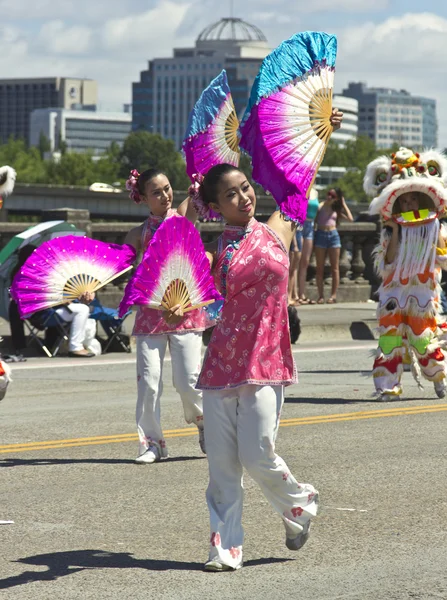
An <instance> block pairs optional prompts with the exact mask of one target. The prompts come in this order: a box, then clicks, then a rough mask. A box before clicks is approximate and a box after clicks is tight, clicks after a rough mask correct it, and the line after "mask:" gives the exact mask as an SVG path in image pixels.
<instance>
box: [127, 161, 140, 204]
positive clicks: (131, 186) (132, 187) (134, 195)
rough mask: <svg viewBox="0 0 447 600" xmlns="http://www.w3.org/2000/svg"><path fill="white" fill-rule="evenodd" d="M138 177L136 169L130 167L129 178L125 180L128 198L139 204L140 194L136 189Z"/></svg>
mask: <svg viewBox="0 0 447 600" xmlns="http://www.w3.org/2000/svg"><path fill="white" fill-rule="evenodd" d="M139 178H140V174H139V173H138V171H137V170H136V169H132V171H131V172H130V175H129V178H128V180H127V181H126V190H129V192H130V193H129V198H131V199H132V200H133V201H134V202H135V204H140V202H141V196H140V192H139V191H138V179H139Z"/></svg>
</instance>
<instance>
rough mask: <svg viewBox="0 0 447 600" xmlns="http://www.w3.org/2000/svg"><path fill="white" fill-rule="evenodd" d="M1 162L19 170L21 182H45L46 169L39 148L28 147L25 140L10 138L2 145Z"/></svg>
mask: <svg viewBox="0 0 447 600" xmlns="http://www.w3.org/2000/svg"><path fill="white" fill-rule="evenodd" d="M0 164H1V165H10V166H11V167H13V168H14V169H15V170H16V171H17V181H19V182H21V183H45V179H46V169H45V164H44V161H43V160H42V157H41V156H40V152H39V149H38V148H28V147H27V146H26V143H25V140H23V139H14V138H12V137H11V138H10V139H9V140H8V143H7V144H2V145H0Z"/></svg>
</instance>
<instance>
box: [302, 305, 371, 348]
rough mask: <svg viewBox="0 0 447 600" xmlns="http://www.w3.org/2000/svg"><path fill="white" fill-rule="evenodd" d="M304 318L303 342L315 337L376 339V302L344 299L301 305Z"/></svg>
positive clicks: (312, 339) (320, 338)
mask: <svg viewBox="0 0 447 600" xmlns="http://www.w3.org/2000/svg"><path fill="white" fill-rule="evenodd" d="M297 310H298V315H299V317H300V319H301V335H300V339H299V342H311V341H314V340H323V339H326V340H327V339H330V340H332V341H337V340H373V339H375V338H376V337H377V335H376V332H375V328H376V327H377V320H376V310H377V303H376V302H342V303H339V304H312V305H309V304H308V305H304V306H298V307H297Z"/></svg>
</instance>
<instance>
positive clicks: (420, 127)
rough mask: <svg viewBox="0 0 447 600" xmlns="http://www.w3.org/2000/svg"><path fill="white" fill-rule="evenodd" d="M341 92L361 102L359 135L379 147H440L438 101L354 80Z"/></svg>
mask: <svg viewBox="0 0 447 600" xmlns="http://www.w3.org/2000/svg"><path fill="white" fill-rule="evenodd" d="M342 93H343V95H344V96H349V97H350V98H355V99H356V100H357V101H358V104H359V113H358V115H359V135H366V136H368V137H369V138H371V139H372V140H373V141H374V142H375V144H376V146H377V147H378V148H390V147H391V146H392V145H394V144H398V145H401V146H409V147H411V148H416V149H422V148H431V147H436V146H437V143H438V121H437V117H436V100H432V99H430V98H424V97H422V96H413V95H412V94H410V93H409V92H407V91H405V90H394V89H389V88H369V87H368V86H367V85H366V84H365V83H352V82H351V83H349V85H348V87H347V88H346V89H344V90H343V92H342Z"/></svg>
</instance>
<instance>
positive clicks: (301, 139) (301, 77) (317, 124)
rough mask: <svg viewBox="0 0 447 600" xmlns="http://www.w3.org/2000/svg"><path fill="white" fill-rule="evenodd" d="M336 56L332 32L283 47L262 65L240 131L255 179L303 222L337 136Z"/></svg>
mask: <svg viewBox="0 0 447 600" xmlns="http://www.w3.org/2000/svg"><path fill="white" fill-rule="evenodd" d="M336 52H337V40H336V38H335V36H333V35H329V34H327V33H321V32H312V31H310V32H309V31H307V32H304V33H298V34H296V35H294V36H292V37H291V38H290V39H288V40H286V41H284V42H282V44H280V45H279V46H278V48H276V49H275V50H274V51H273V52H272V53H271V54H269V55H268V56H267V57H266V58H265V59H264V61H263V63H262V65H261V68H260V71H259V74H258V76H257V78H256V80H255V82H254V84H253V88H252V91H251V96H250V100H249V104H248V107H247V110H246V113H245V115H244V118H243V119H242V123H241V127H240V131H241V139H240V146H241V148H243V149H244V150H246V151H247V152H248V153H249V154H250V156H251V158H252V163H253V178H254V179H255V181H257V182H258V183H259V184H260V185H262V186H263V187H264V188H265V189H266V190H268V191H269V192H271V194H272V195H273V197H274V198H275V200H276V202H277V203H278V205H279V207H280V209H281V212H282V213H283V214H284V215H286V216H287V217H289V218H290V219H292V220H294V221H298V222H300V223H303V222H304V221H305V219H306V210H307V200H308V194H309V192H310V189H311V187H312V184H313V182H314V180H315V177H316V175H317V172H318V169H319V167H320V164H321V162H322V160H323V157H324V153H325V151H326V148H327V145H328V143H329V138H330V136H331V134H332V131H333V128H332V124H331V121H330V118H331V113H332V90H333V86H334V71H335V57H336Z"/></svg>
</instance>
